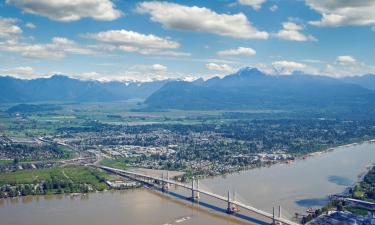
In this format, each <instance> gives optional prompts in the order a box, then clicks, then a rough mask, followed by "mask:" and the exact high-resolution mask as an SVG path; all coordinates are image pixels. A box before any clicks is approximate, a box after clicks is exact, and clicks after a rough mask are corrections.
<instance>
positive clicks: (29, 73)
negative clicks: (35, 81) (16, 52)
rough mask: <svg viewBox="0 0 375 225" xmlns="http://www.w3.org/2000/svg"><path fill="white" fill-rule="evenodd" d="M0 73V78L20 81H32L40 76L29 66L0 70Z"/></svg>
mask: <svg viewBox="0 0 375 225" xmlns="http://www.w3.org/2000/svg"><path fill="white" fill-rule="evenodd" d="M0 73H1V76H13V77H17V78H21V79H32V78H36V77H39V76H40V75H38V74H37V73H36V72H35V71H34V69H33V68H32V67H30V66H20V67H15V68H6V69H0Z"/></svg>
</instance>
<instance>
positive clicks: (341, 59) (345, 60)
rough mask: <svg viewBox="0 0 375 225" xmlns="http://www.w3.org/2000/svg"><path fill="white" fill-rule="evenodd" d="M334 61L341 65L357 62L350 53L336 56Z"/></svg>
mask: <svg viewBox="0 0 375 225" xmlns="http://www.w3.org/2000/svg"><path fill="white" fill-rule="evenodd" d="M336 62H337V63H339V64H341V65H353V64H356V63H357V60H356V59H355V58H353V57H352V56H350V55H340V56H337V59H336Z"/></svg>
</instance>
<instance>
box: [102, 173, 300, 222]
mask: <svg viewBox="0 0 375 225" xmlns="http://www.w3.org/2000/svg"><path fill="white" fill-rule="evenodd" d="M97 167H98V168H101V169H102V170H105V171H108V172H111V173H114V174H117V175H120V176H124V177H127V178H130V179H133V180H136V181H139V182H141V183H146V184H153V183H155V182H157V183H159V184H161V188H162V190H163V191H164V190H167V189H169V186H170V185H175V186H178V187H182V188H185V189H187V190H189V191H191V199H192V200H193V201H194V200H197V199H199V198H200V194H202V195H206V196H209V197H212V198H214V199H218V200H220V201H223V202H225V203H226V204H227V211H226V212H227V213H228V214H232V213H236V212H238V211H239V208H241V209H245V210H248V211H249V212H252V213H255V214H258V215H261V216H263V217H265V218H268V219H270V220H272V224H285V225H299V224H298V223H296V222H293V221H290V220H288V219H286V218H282V217H281V207H279V215H278V216H276V215H275V209H274V208H273V213H268V212H265V211H263V210H260V209H257V208H255V207H253V206H249V205H246V204H244V203H241V202H239V201H236V199H235V196H234V194H233V197H232V199H231V198H230V193H229V191H228V195H227V196H221V195H218V194H215V193H212V192H209V191H206V190H202V189H200V188H199V181H198V180H197V181H194V180H192V182H191V185H188V184H186V183H181V182H178V181H174V180H171V179H169V176H168V173H167V176H166V177H164V176H162V177H155V176H150V175H145V174H141V173H136V172H131V171H127V170H121V169H115V168H112V167H107V166H97Z"/></svg>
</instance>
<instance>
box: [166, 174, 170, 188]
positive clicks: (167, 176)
mask: <svg viewBox="0 0 375 225" xmlns="http://www.w3.org/2000/svg"><path fill="white" fill-rule="evenodd" d="M166 187H167V189H169V171H168V170H167V186H166Z"/></svg>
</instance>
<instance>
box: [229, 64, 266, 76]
mask: <svg viewBox="0 0 375 225" xmlns="http://www.w3.org/2000/svg"><path fill="white" fill-rule="evenodd" d="M234 75H237V76H264V73H262V72H261V71H259V70H258V69H257V68H255V67H249V66H247V67H243V68H241V69H240V70H238V71H237V72H236V73H235V74H234Z"/></svg>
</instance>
